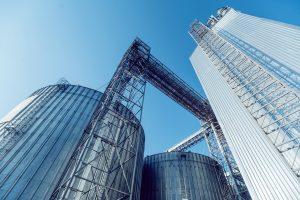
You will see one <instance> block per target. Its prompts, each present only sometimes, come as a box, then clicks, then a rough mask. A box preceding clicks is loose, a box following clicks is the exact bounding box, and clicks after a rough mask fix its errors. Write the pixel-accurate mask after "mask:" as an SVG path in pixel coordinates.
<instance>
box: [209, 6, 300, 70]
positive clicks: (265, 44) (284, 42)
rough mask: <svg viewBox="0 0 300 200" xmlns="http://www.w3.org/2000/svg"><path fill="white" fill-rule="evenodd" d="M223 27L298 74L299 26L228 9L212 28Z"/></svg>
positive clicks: (299, 67)
mask: <svg viewBox="0 0 300 200" xmlns="http://www.w3.org/2000/svg"><path fill="white" fill-rule="evenodd" d="M212 29H213V30H215V31H217V32H218V31H219V30H226V31H228V32H229V33H231V34H233V35H234V36H236V37H238V38H240V39H242V40H243V41H245V42H247V43H249V44H251V45H252V46H254V47H256V48H257V49H260V50H261V51H263V52H264V53H266V54H268V55H269V56H271V57H273V58H275V59H276V60H278V61H279V62H281V63H283V64H286V65H287V66H289V67H291V68H292V69H293V70H295V71H296V72H297V73H300V66H299V63H300V45H299V44H300V28H299V27H296V26H292V25H289V24H284V23H281V22H276V21H272V20H268V19H263V18H259V17H254V16H251V15H246V14H243V13H240V12H237V11H235V10H234V9H231V10H230V11H229V12H228V13H227V14H226V15H225V16H224V17H223V18H222V19H221V20H220V21H219V22H218V23H217V24H216V25H215V26H214V27H213V28H212Z"/></svg>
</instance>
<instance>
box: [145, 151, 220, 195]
mask: <svg viewBox="0 0 300 200" xmlns="http://www.w3.org/2000/svg"><path fill="white" fill-rule="evenodd" d="M218 176H222V177H223V178H225V177H224V176H223V174H222V171H221V170H220V168H218V164H217V162H216V161H215V160H213V159H211V158H209V157H207V156H204V155H200V154H196V153H184V152H168V153H161V154H156V155H152V156H147V157H146V158H145V160H144V169H143V179H142V192H141V199H142V200H174V199H178V200H183V199H186V200H187V199H188V200H199V199H208V200H209V199H211V200H218V199H220V200H221V199H223V198H222V196H221V186H220V185H219V182H218Z"/></svg>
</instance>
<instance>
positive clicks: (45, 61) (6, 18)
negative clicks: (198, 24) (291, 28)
mask: <svg viewBox="0 0 300 200" xmlns="http://www.w3.org/2000/svg"><path fill="white" fill-rule="evenodd" d="M224 5H229V6H231V7H233V8H235V9H236V10H240V11H241V12H243V13H246V14H250V15H255V16H259V17H264V18H269V19H273V20H278V21H282V22H285V23H289V24H293V25H297V26H300V1H298V0H282V1H280V0H277V1H276V0H264V1H261V0H252V1H243V0H236V1H223V0H201V1H199V0H198V1H197V0H195V1H180V0H172V1H171V0H169V1H167V0H163V1H162V0H160V1H159V0H151V1H146V0H144V1H143V0H128V1H124V0H123V1H121V0H111V1H108V0H107V1H101V0H94V1H76V0H65V1H61V0H49V1H40V0H36V1H29V0H26V1H14V0H2V1H0V91H1V98H0V118H1V117H2V116H4V115H5V114H6V113H7V112H8V111H9V110H11V109H12V108H13V107H14V106H15V105H16V104H18V103H19V102H20V101H22V100H23V99H25V98H26V97H27V96H29V95H30V94H31V93H32V92H33V91H34V90H36V89H38V88H40V87H43V86H46V85H49V84H53V83H55V82H56V81H57V80H58V79H59V78H61V77H65V78H66V79H67V80H68V81H69V82H71V83H72V84H79V85H84V86H87V87H90V88H93V89H99V87H100V86H103V85H104V84H106V83H107V82H108V81H109V80H110V78H111V76H112V74H113V72H114V71H115V69H116V67H117V64H118V63H119V61H120V59H121V58H122V55H123V53H124V52H125V51H126V49H127V48H128V46H129V45H130V43H131V42H132V41H133V39H134V38H135V37H136V36H138V37H140V38H141V39H142V40H144V41H145V42H146V43H147V44H148V45H150V46H151V48H152V54H153V55H154V56H155V57H157V58H158V59H159V60H161V61H162V62H163V63H164V64H165V65H166V66H168V67H169V68H170V69H171V70H172V71H174V72H175V73H176V74H177V75H179V76H180V77H181V78H182V79H183V80H185V81H186V82H187V83H188V84H190V85H191V86H192V87H193V88H194V89H196V90H197V91H199V92H200V93H203V92H202V89H201V86H200V84H199V82H198V80H197V77H196V75H195V73H194V71H193V69H192V66H191V64H190V63H189V60H188V58H189V56H190V54H191V53H192V51H193V49H194V48H195V43H194V42H193V40H192V39H191V38H190V36H189V35H188V33H187V30H188V27H189V25H190V23H191V22H192V21H193V20H194V19H196V18H197V19H199V20H200V21H202V22H206V20H207V18H208V17H209V16H210V15H211V14H215V12H216V10H217V9H218V8H219V7H222V6H224ZM104 89H105V88H104V87H102V88H100V90H101V91H103V90H104ZM142 124H143V126H144V129H145V133H146V150H145V155H149V154H153V153H159V152H161V151H164V150H165V149H167V148H168V147H170V146H172V145H173V144H175V143H177V142H179V141H180V140H181V139H183V138H185V137H186V136H188V135H190V134H191V133H193V132H195V131H196V130H198V129H199V122H198V120H197V119H196V118H195V117H194V116H193V115H192V114H190V113H188V112H187V111H185V110H184V109H183V108H181V107H180V106H179V105H177V104H176V103H174V102H173V101H172V100H170V99H169V98H168V97H166V96H165V95H163V94H162V93H161V92H160V91H158V90H157V89H155V88H153V87H152V86H151V85H149V84H148V85H147V92H146V96H145V104H144V113H143V120H142ZM193 150H195V151H198V152H202V153H207V151H206V149H205V144H202V145H198V146H196V147H195V148H194V149H193Z"/></svg>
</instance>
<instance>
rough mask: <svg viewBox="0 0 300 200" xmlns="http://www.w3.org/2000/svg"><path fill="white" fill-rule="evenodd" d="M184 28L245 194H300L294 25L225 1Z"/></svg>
mask: <svg viewBox="0 0 300 200" xmlns="http://www.w3.org/2000/svg"><path fill="white" fill-rule="evenodd" d="M190 33H191V35H192V37H193V38H194V40H195V41H196V43H197V44H198V47H197V48H196V50H195V51H194V53H193V54H192V56H191V58H190V60H191V62H192V65H193V67H194V69H195V71H196V73H197V75H198V78H199V79H200V82H201V84H202V86H203V88H204V91H205V93H206V95H207V97H208V99H209V102H210V104H211V106H212V109H213V111H214V113H215V115H216V118H217V120H218V122H219V123H220V127H221V129H222V130H223V132H224V136H225V138H226V140H227V141H228V144H229V147H230V149H231V151H232V153H233V155H234V158H235V160H236V163H237V165H238V167H239V169H240V172H241V175H242V176H243V179H244V181H245V183H246V185H247V188H248V190H249V192H250V194H251V197H252V198H253V199H299V196H300V190H299V188H300V180H299V175H300V168H299V167H300V151H299V148H300V145H299V143H300V129H299V125H300V124H299V123H300V121H299V119H300V111H299V109H300V95H299V80H300V79H299V72H300V71H299V66H298V64H297V63H299V62H298V61H297V59H299V55H298V53H297V52H298V51H299V49H300V48H299V45H298V46H297V44H298V43H299V38H300V37H299V36H300V29H299V27H294V26H291V25H287V24H283V23H280V22H275V21H271V20H267V19H261V18H257V17H253V16H249V15H245V14H242V13H240V12H236V11H235V10H233V9H229V10H228V9H227V10H226V12H225V13H224V14H222V15H221V16H219V17H218V22H216V23H215V24H214V25H213V26H212V27H206V26H205V25H203V24H201V23H199V22H195V23H193V25H192V26H191V29H190ZM278 46H280V47H282V48H277V47H278Z"/></svg>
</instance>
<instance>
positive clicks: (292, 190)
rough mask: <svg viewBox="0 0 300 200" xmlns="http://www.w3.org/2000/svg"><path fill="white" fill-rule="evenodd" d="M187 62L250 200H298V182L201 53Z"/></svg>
mask: <svg viewBox="0 0 300 200" xmlns="http://www.w3.org/2000/svg"><path fill="white" fill-rule="evenodd" d="M190 59H191V62H192V64H193V66H194V69H195V71H196V73H197V75H198V77H199V79H200V81H201V84H202V86H203V88H204V90H205V93H206V95H207V97H208V99H209V101H210V103H211V106H212V108H213V110H214V112H215V114H216V117H217V119H218V122H219V123H220V126H221V128H222V130H223V132H224V135H225V137H226V139H227V141H228V143H229V145H230V147H231V150H232V152H233V154H234V157H235V159H236V162H237V164H238V166H239V168H240V171H241V173H242V175H243V178H244V180H245V183H246V185H247V186H248V189H249V192H250V194H251V196H252V198H253V199H299V196H300V189H299V188H300V183H299V180H298V179H297V177H296V176H295V175H294V174H293V173H292V171H291V170H290V169H289V167H288V165H287V164H286V162H285V161H284V160H283V158H282V156H281V155H280V154H279V152H278V151H277V150H276V149H275V147H274V146H273V144H272V143H271V141H270V140H269V139H268V138H267V136H266V135H265V134H264V132H263V131H262V130H261V128H260V127H259V126H258V124H257V123H256V121H255V120H254V119H253V118H252V116H251V115H250V114H249V113H248V112H247V110H246V109H245V108H244V106H243V105H242V104H241V102H240V100H239V99H238V97H237V96H236V95H235V94H234V93H233V91H232V90H231V88H230V87H229V86H228V85H227V82H226V81H225V80H224V79H223V77H222V76H221V75H220V74H219V72H218V71H217V69H216V68H215V67H214V66H213V64H212V63H211V62H210V61H209V60H208V58H207V57H206V56H205V55H204V52H202V50H201V49H200V48H199V47H198V48H197V49H196V50H195V51H194V53H193V55H192V56H191V58H190Z"/></svg>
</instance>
